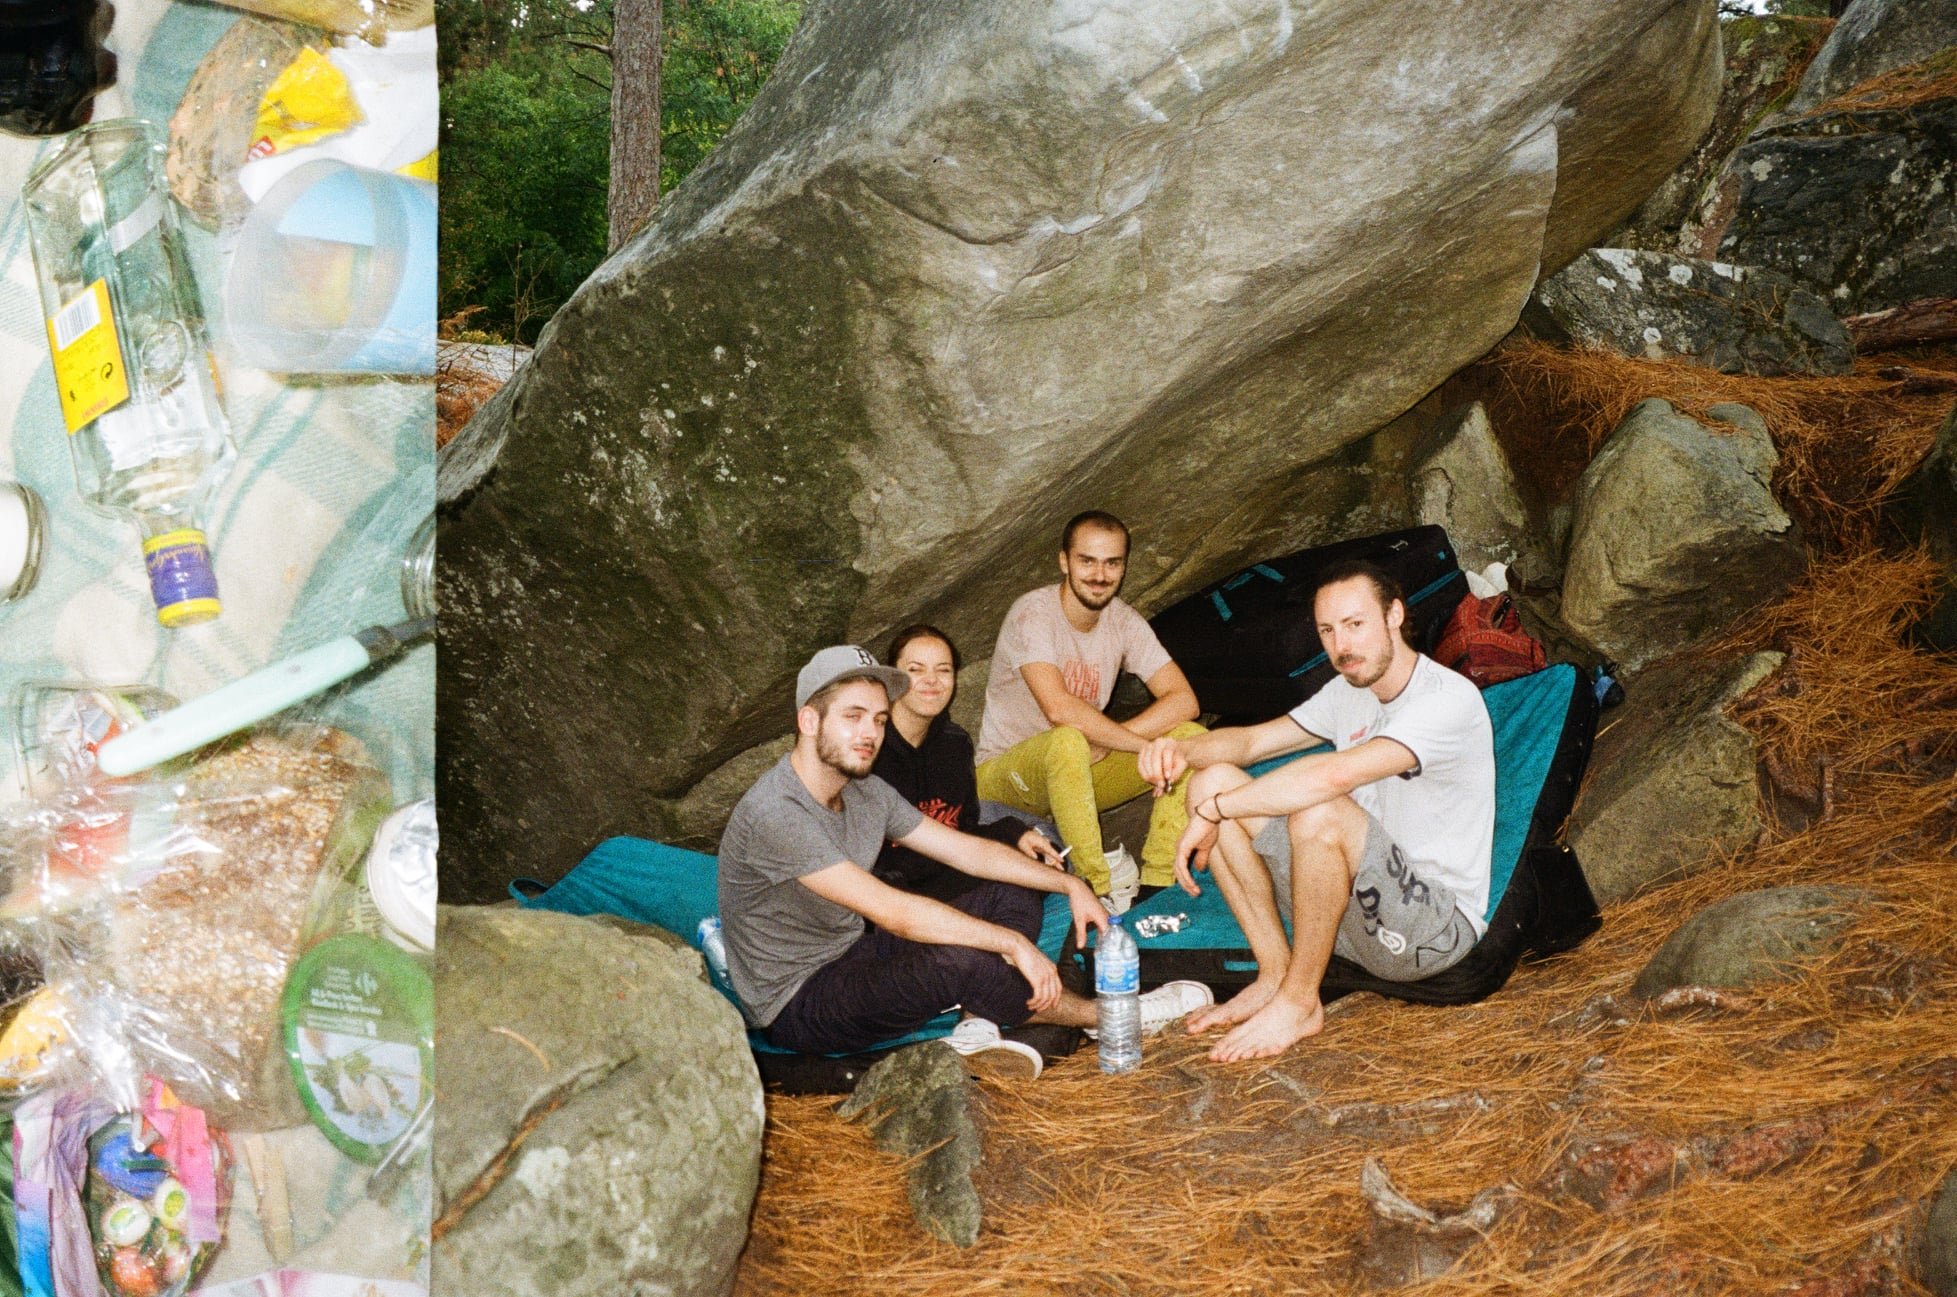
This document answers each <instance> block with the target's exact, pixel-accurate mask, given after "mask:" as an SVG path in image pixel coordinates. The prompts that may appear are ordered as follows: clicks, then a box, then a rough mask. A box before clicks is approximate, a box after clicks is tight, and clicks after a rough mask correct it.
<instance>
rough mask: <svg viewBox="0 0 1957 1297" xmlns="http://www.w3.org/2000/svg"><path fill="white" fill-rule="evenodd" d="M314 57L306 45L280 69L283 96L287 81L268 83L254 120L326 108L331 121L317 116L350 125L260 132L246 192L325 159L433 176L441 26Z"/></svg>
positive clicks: (243, 181)
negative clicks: (303, 135) (302, 99)
mask: <svg viewBox="0 0 1957 1297" xmlns="http://www.w3.org/2000/svg"><path fill="white" fill-rule="evenodd" d="M314 57H315V58H316V59H317V63H314V62H313V61H312V60H310V59H308V58H307V54H306V53H305V52H301V53H300V54H299V55H297V56H296V59H295V65H294V66H292V67H288V68H287V69H286V71H284V72H281V73H280V78H281V81H282V82H284V83H285V86H284V89H283V90H282V91H278V94H279V96H280V97H275V93H274V91H275V90H278V86H279V84H280V83H278V82H275V83H274V87H273V88H272V89H268V91H267V94H266V97H265V100H264V101H263V102H262V103H261V105H260V109H259V115H258V118H257V119H256V120H255V124H256V123H257V122H263V121H264V120H266V118H267V115H268V114H269V115H270V117H271V118H272V119H275V120H276V119H285V120H286V121H288V122H290V123H297V122H299V121H302V120H312V119H310V118H309V117H308V115H309V114H315V113H319V114H324V115H326V116H327V117H329V118H330V120H329V121H318V120H312V124H313V125H314V126H317V127H321V128H324V127H327V126H329V125H332V124H333V123H338V122H344V123H346V125H345V126H343V127H340V128H338V129H330V130H328V129H319V130H317V131H314V132H311V134H312V135H313V138H311V139H300V138H297V136H296V135H295V134H293V133H292V132H291V131H290V130H289V129H287V130H284V131H281V132H280V133H279V134H278V135H277V137H276V138H274V137H272V136H261V137H259V138H258V139H255V140H254V142H253V145H252V147H251V152H250V160H249V161H247V162H245V164H244V165H243V166H242V167H241V168H240V169H239V171H238V184H239V185H240V186H241V187H242V188H243V189H244V191H245V194H246V195H247V196H248V197H249V198H250V199H251V200H252V201H253V202H257V201H259V200H260V199H262V198H263V197H264V196H265V195H266V194H267V193H268V192H270V191H271V188H272V186H273V185H276V184H277V183H278V182H279V181H280V180H282V179H284V178H285V177H286V176H287V175H289V174H290V173H291V172H293V171H295V170H297V169H298V168H299V167H302V166H304V165H305V164H306V163H308V162H314V161H318V160H319V159H321V158H328V159H331V160H333V161H335V162H344V163H347V164H349V165H351V166H356V167H366V168H368V169H369V170H372V171H397V172H402V173H404V174H407V175H410V176H413V177H415V178H416V179H422V180H433V179H434V178H435V177H434V176H433V175H432V174H429V171H430V168H431V167H432V166H433V163H432V161H431V159H432V158H433V156H434V154H435V151H436V142H437V135H438V113H437V111H436V109H437V102H436V85H437V81H436V75H435V30H434V28H432V27H430V28H427V29H424V30H421V31H414V32H404V33H398V34H396V35H395V36H393V37H391V38H390V39H389V40H388V42H387V44H386V45H385V46H382V47H379V48H376V47H373V46H369V45H363V44H361V43H359V42H357V41H354V42H346V43H342V44H340V45H337V46H335V47H334V48H333V49H331V50H328V51H327V52H326V53H325V54H324V56H314ZM299 63H305V64H307V67H298V66H297V64H299ZM319 64H324V65H325V66H323V67H321V66H319ZM308 68H310V71H308ZM332 73H338V74H339V76H340V78H341V80H342V81H343V83H344V86H343V88H336V87H335V85H334V83H333V80H332V77H331V74H332ZM288 74H291V75H290V76H288ZM302 93H304V94H305V95H306V98H307V102H306V104H305V105H304V106H303V107H302V106H301V105H300V103H299V102H298V99H299V96H301V94H302ZM261 141H262V143H261Z"/></svg>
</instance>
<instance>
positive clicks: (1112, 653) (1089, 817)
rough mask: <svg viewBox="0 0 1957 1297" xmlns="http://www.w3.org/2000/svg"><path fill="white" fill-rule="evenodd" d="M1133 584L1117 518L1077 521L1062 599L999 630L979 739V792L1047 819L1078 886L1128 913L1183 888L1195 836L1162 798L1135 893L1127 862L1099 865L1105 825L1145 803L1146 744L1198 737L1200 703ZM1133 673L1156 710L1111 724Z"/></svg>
mask: <svg viewBox="0 0 1957 1297" xmlns="http://www.w3.org/2000/svg"><path fill="white" fill-rule="evenodd" d="M1127 570H1128V528H1127V527H1126V525H1124V524H1123V523H1122V521H1121V520H1120V519H1119V518H1117V517H1115V516H1114V515H1113V514H1108V513H1101V512H1098V511H1095V512H1089V513H1083V514H1077V515H1076V516H1074V517H1073V518H1070V519H1069V520H1068V521H1067V525H1066V527H1065V528H1064V529H1063V530H1062V531H1061V533H1060V574H1061V578H1062V579H1061V581H1060V583H1059V584H1058V585H1050V586H1042V587H1040V588H1039V589H1037V590H1033V591H1030V592H1028V593H1027V594H1024V595H1022V596H1020V598H1019V599H1018V600H1016V601H1015V602H1014V603H1013V606H1012V607H1011V609H1009V610H1008V611H1007V613H1006V619H1005V621H1004V622H1003V623H1002V624H1001V625H1000V627H999V640H998V644H997V645H996V646H995V647H994V649H993V652H992V669H991V674H990V676H989V677H988V678H987V680H986V686H985V717H984V721H983V723H982V724H981V725H980V726H979V741H978V763H979V765H978V792H979V796H980V797H982V798H984V799H986V800H987V801H995V802H1004V803H1006V804H1007V805H1009V806H1012V807H1015V808H1016V809H1018V810H1022V811H1028V812H1030V813H1032V814H1034V815H1042V816H1048V817H1050V818H1051V819H1052V820H1053V823H1054V825H1055V827H1057V828H1058V829H1059V830H1060V836H1061V838H1062V839H1064V840H1065V841H1066V843H1067V845H1068V846H1069V847H1071V848H1072V849H1073V864H1074V869H1075V871H1076V872H1078V873H1079V874H1080V876H1081V877H1083V878H1085V879H1086V880H1087V881H1088V882H1089V883H1090V884H1092V885H1093V888H1094V890H1095V891H1096V892H1097V893H1099V894H1100V895H1102V896H1109V895H1113V896H1115V897H1117V898H1118V899H1117V908H1125V906H1126V902H1127V901H1128V900H1130V899H1132V898H1133V897H1134V895H1135V893H1136V890H1137V883H1139V885H1140V886H1141V887H1145V888H1150V889H1154V888H1161V887H1166V886H1167V885H1168V884H1169V883H1170V882H1172V881H1173V880H1174V877H1175V875H1174V864H1173V861H1172V859H1171V857H1172V855H1173V852H1174V846H1175V842H1176V839H1177V837H1178V836H1180V835H1181V833H1182V830H1183V826H1184V824H1185V823H1186V822H1187V820H1186V818H1185V817H1186V811H1185V809H1184V805H1183V799H1182V796H1181V793H1182V789H1181V787H1180V785H1178V786H1176V787H1174V788H1172V789H1171V790H1170V792H1171V794H1172V795H1169V796H1164V797H1161V798H1159V799H1158V800H1157V801H1156V803H1155V807H1154V810H1153V812H1152V814H1151V816H1150V819H1149V826H1148V839H1147V841H1146V843H1145V844H1144V845H1143V847H1142V860H1141V866H1140V870H1139V879H1137V877H1136V869H1135V865H1134V862H1133V861H1131V860H1129V859H1128V858H1127V854H1126V852H1125V851H1122V850H1119V849H1117V850H1116V851H1114V852H1109V853H1106V854H1104V853H1103V851H1102V844H1101V821H1100V813H1101V812H1102V811H1104V810H1106V809H1108V808H1109V807H1112V806H1119V805H1121V804H1122V803H1123V802H1126V801H1129V800H1131V799H1133V798H1136V797H1140V796H1141V795H1142V794H1143V793H1145V792H1147V791H1148V787H1149V786H1148V782H1147V781H1146V780H1144V779H1143V778H1142V776H1141V774H1140V773H1139V772H1138V770H1137V767H1136V764H1135V760H1136V755H1137V754H1138V753H1140V752H1141V750H1142V749H1143V748H1144V747H1146V746H1147V745H1148V743H1149V741H1150V740H1151V739H1157V738H1161V737H1164V736H1168V737H1172V738H1177V739H1182V738H1190V737H1193V736H1194V735H1198V734H1201V733H1202V732H1203V728H1202V726H1200V725H1196V724H1194V723H1193V722H1194V721H1195V719H1196V712H1197V707H1196V691H1195V690H1193V689H1191V688H1190V687H1189V681H1188V679H1187V678H1186V677H1185V676H1184V675H1183V674H1182V668H1181V667H1179V666H1177V665H1176V664H1175V663H1174V662H1173V661H1172V660H1170V658H1169V654H1168V651H1167V650H1165V649H1164V648H1163V647H1162V642H1161V641H1160V640H1159V639H1157V638H1156V637H1155V632H1154V631H1153V630H1151V629H1150V628H1149V624H1148V623H1147V622H1146V621H1144V620H1143V619H1142V616H1141V614H1140V613H1138V612H1136V611H1135V610H1134V609H1133V608H1131V607H1129V606H1128V605H1127V604H1125V603H1123V602H1122V601H1121V600H1120V599H1118V598H1116V597H1115V596H1116V594H1117V593H1118V592H1119V591H1120V589H1121V582H1122V578H1123V577H1124V576H1126V575H1127ZM1124 669H1125V670H1128V671H1131V672H1133V673H1134V674H1135V675H1138V676H1140V677H1141V678H1142V680H1143V682H1144V683H1146V684H1147V685H1148V691H1149V693H1151V694H1152V695H1154V701H1153V702H1151V703H1150V704H1149V705H1148V706H1147V707H1146V708H1144V709H1143V710H1142V711H1141V712H1140V713H1138V714H1137V715H1135V716H1131V717H1130V718H1128V719H1127V720H1126V721H1116V720H1113V719H1110V718H1109V717H1108V716H1107V715H1105V714H1104V712H1103V709H1104V708H1105V707H1107V705H1108V699H1109V698H1110V697H1112V696H1113V694H1114V681H1115V677H1116V676H1117V675H1118V674H1119V673H1120V672H1121V671H1123V670H1124Z"/></svg>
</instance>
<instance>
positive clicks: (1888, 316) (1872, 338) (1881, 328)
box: [1842, 297, 1957, 351]
mask: <svg viewBox="0 0 1957 1297" xmlns="http://www.w3.org/2000/svg"><path fill="white" fill-rule="evenodd" d="M1842 327H1844V328H1846V329H1847V330H1848V336H1849V337H1850V338H1851V339H1853V340H1854V343H1855V349H1856V350H1857V351H1888V350H1891V349H1892V348H1895V347H1914V346H1918V345H1920V344H1922V343H1926V342H1949V341H1951V340H1953V339H1957V297H1926V298H1924V299H1923V300H1921V301H1918V302H1905V303H1903V305H1901V306H1892V307H1890V308H1889V309H1887V310H1884V311H1870V312H1868V313H1867V314H1866V315H1851V316H1849V317H1848V318H1846V319H1844V320H1843V321H1842Z"/></svg>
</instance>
